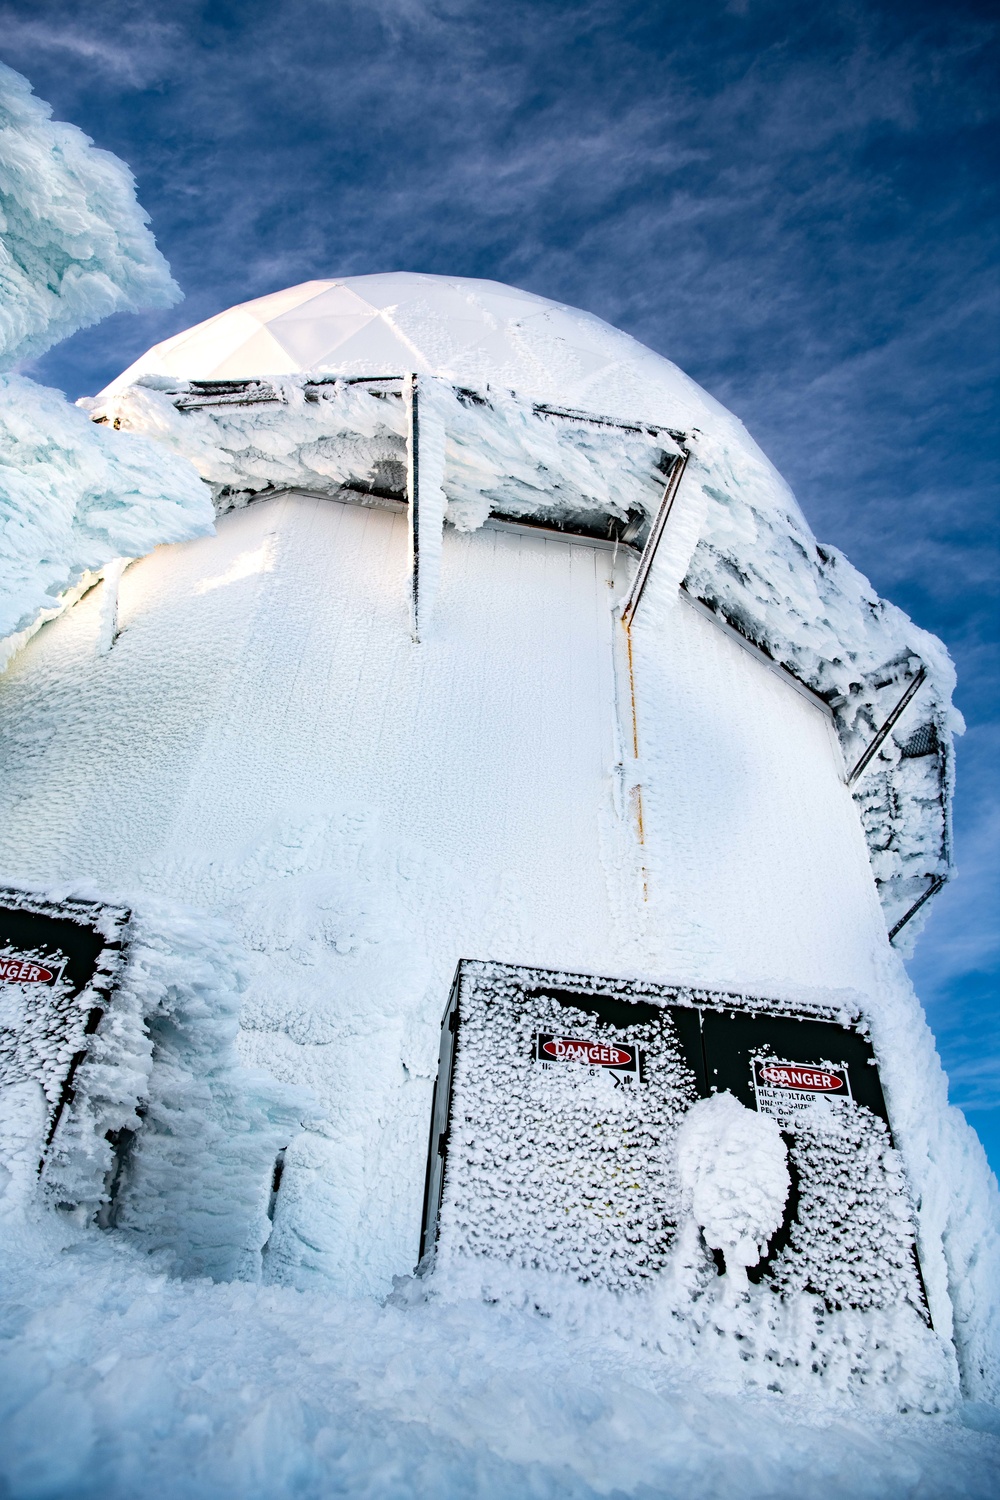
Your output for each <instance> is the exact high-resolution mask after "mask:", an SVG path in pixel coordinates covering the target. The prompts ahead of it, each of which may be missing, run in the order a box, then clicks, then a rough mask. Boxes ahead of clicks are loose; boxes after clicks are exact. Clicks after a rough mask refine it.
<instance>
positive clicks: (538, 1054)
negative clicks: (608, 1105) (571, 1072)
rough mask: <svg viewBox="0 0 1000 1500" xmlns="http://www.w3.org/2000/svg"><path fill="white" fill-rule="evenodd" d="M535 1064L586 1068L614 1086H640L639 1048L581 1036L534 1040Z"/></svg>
mask: <svg viewBox="0 0 1000 1500" xmlns="http://www.w3.org/2000/svg"><path fill="white" fill-rule="evenodd" d="M533 1057H534V1060H535V1062H538V1063H541V1064H542V1066H543V1067H544V1068H555V1067H559V1066H562V1065H564V1064H566V1063H570V1064H576V1065H577V1066H578V1067H581V1068H586V1070H587V1072H588V1073H589V1074H590V1075H591V1076H592V1077H596V1076H599V1075H605V1076H607V1077H608V1079H609V1081H610V1082H611V1083H613V1084H618V1085H621V1086H623V1087H629V1088H630V1087H632V1086H633V1085H635V1084H638V1083H640V1082H641V1081H642V1080H641V1073H642V1063H641V1058H640V1053H639V1048H638V1047H628V1046H623V1045H622V1043H620V1042H595V1041H591V1040H589V1039H588V1038H586V1037H579V1036H546V1035H542V1034H539V1035H538V1036H536V1037H535V1045H534V1051H533Z"/></svg>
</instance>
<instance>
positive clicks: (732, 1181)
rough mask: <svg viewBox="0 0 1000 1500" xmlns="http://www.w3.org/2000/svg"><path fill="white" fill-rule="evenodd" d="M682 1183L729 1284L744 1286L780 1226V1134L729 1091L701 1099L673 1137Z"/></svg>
mask: <svg viewBox="0 0 1000 1500" xmlns="http://www.w3.org/2000/svg"><path fill="white" fill-rule="evenodd" d="M677 1161H678V1167H679V1170H680V1178H681V1187H682V1189H683V1191H684V1194H685V1196H686V1198H687V1199H688V1201H689V1204H690V1208H691V1212H692V1213H693V1214H694V1217H695V1220H696V1222H697V1223H698V1225H699V1227H700V1228H701V1231H702V1233H703V1234H704V1236H705V1242H706V1244H707V1245H708V1246H709V1247H710V1248H711V1249H712V1250H721V1251H722V1254H723V1256H724V1257H725V1262H726V1273H727V1276H728V1277H729V1279H730V1281H731V1282H732V1284H733V1286H734V1287H735V1288H736V1289H738V1290H745V1289H746V1286H747V1267H748V1266H755V1265H756V1264H757V1262H758V1261H759V1260H760V1258H761V1256H762V1255H763V1254H764V1252H765V1251H766V1249H767V1243H768V1241H769V1240H770V1238H771V1236H772V1235H773V1234H774V1232H775V1230H776V1229H777V1228H778V1227H779V1226H780V1224H781V1220H782V1218H783V1216H784V1212H785V1202H786V1200H787V1198H788V1189H789V1186H790V1182H791V1179H790V1178H789V1175H788V1156H787V1152H786V1150H785V1143H784V1141H783V1140H782V1139H781V1131H780V1130H779V1129H778V1126H777V1123H776V1122H775V1121H774V1120H772V1119H771V1118H770V1117H769V1116H768V1115H761V1114H757V1113H756V1112H755V1111H754V1110H751V1109H747V1108H746V1107H745V1106H744V1105H742V1104H741V1103H740V1101H739V1100H738V1099H736V1098H734V1097H733V1095H732V1094H730V1093H728V1092H726V1093H722V1094H713V1095H712V1097H711V1098H710V1099H699V1100H698V1102H697V1103H696V1104H694V1105H692V1107H691V1108H690V1109H689V1110H688V1112H687V1115H686V1116H685V1118H684V1122H683V1124H682V1125H681V1128H680V1130H679V1131H678V1135H677Z"/></svg>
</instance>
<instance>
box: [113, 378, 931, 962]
mask: <svg viewBox="0 0 1000 1500" xmlns="http://www.w3.org/2000/svg"><path fill="white" fill-rule="evenodd" d="M419 389H420V402H421V413H422V420H423V422H424V427H425V431H426V432H427V433H428V434H429V435H430V434H433V433H437V434H439V435H440V438H441V441H440V443H439V444H438V445H437V446H438V448H440V455H439V456H438V457H437V458H436V459H435V460H434V464H435V477H434V483H435V485H437V484H439V485H440V489H441V490H442V491H443V497H444V504H443V514H444V520H445V522H446V523H448V524H451V525H453V526H456V527H458V528H459V529H462V530H475V529H476V528H477V527H479V526H481V525H482V524H483V523H484V522H485V521H486V520H488V519H489V518H490V517H494V518H501V519H508V520H521V521H525V522H529V523H531V522H534V523H536V524H544V525H547V526H550V527H554V528H556V529H560V530H563V531H567V532H574V533H577V534H583V535H587V536H593V537H604V538H609V539H612V540H615V541H618V542H619V543H621V544H623V545H626V546H631V547H633V548H636V549H637V550H638V551H640V552H641V549H642V548H643V547H644V546H645V545H646V544H647V542H648V539H649V537H650V533H651V529H652V533H653V544H655V541H656V530H655V526H654V522H655V520H656V517H657V515H658V513H659V511H660V506H661V502H662V500H663V497H664V492H665V489H668V488H669V479H670V476H671V474H673V475H674V476H675V477H676V474H677V470H676V468H675V465H676V464H677V463H678V460H679V459H680V458H681V456H682V455H687V461H686V469H685V471H684V479H683V484H684V486H685V487H689V486H694V487H696V488H697V491H698V503H699V507H700V512H701V521H700V532H699V539H698V542H697V544H696V546H695V547H694V550H693V553H692V556H691V560H690V563H689V566H688V569H687V574H686V576H685V578H684V581H683V585H682V587H683V589H684V591H685V592H686V594H687V595H688V597H689V598H691V599H692V600H695V601H698V602H699V603H700V604H701V605H702V607H703V608H705V609H707V610H709V611H710V612H711V613H712V614H713V615H714V616H715V617H716V618H717V619H718V620H719V621H720V623H724V624H725V625H726V626H728V627H729V628H730V629H732V630H735V631H736V632H737V633H738V634H739V635H740V636H741V638H743V639H744V640H745V641H746V642H748V643H749V644H750V645H752V646H753V647H754V648H756V649H757V650H759V651H761V652H763V653H764V655H765V656H766V657H768V658H769V659H770V660H771V661H772V662H773V663H775V664H776V665H777V666H778V667H779V668H781V669H783V670H784V671H786V672H788V673H790V674H791V675H792V676H793V677H794V678H795V679H796V680H797V681H798V682H799V683H801V684H804V685H805V687H806V688H808V689H809V690H810V692H811V693H813V694H815V695H818V696H819V697H820V698H821V699H822V700H823V701H824V703H825V704H826V705H828V707H829V708H830V710H831V711H832V713H833V716H834V721H835V723H836V726H837V730H838V734H839V738H840V743H841V746H842V749H843V754H844V762H845V768H846V774H847V776H848V780H849V781H851V783H852V789H853V793H854V797H855V800H856V802H857V805H858V808H859V812H860V815H861V819H862V823H863V826H864V830H865V836H866V838H867V842H868V848H869V852H870V856H871V861H872V869H873V873H874V876H875V881H876V884H877V886H878V890H879V894H880V897H881V900H882V905H883V909H884V912H885V916H886V923H887V927H888V929H889V932H890V935H891V936H892V937H894V938H895V937H896V936H897V935H899V934H900V933H902V932H903V930H904V929H907V936H910V935H911V934H912V933H913V932H914V931H915V927H914V926H909V927H908V924H909V923H910V919H911V918H912V917H913V916H914V915H916V914H917V912H926V910H927V898H928V897H929V896H931V895H933V894H934V892H935V891H936V890H937V889H939V887H940V885H941V884H943V882H944V881H945V880H946V879H947V878H948V876H949V874H950V872H951V834H950V805H951V793H952V786H953V742H952V733H953V730H954V729H955V728H956V727H958V726H959V725H960V721H959V720H958V718H957V715H956V714H955V711H954V709H953V708H952V706H951V695H952V691H953V687H954V670H953V667H952V664H951V661H950V659H949V657H948V653H947V651H946V650H945V648H944V646H943V645H942V643H941V642H940V641H939V640H937V639H936V637H934V636H932V635H930V634H928V633H927V632H926V631H923V630H921V629H920V628H919V627H917V626H916V625H914V624H913V622H912V621H911V620H910V619H909V618H908V617H907V616H906V615H905V614H904V613H903V612H902V611H901V610H899V609H898V608H896V606H895V605H892V604H890V603H888V602H887V601H886V600H884V599H880V598H879V597H878V595H877V594H876V592H875V591H874V590H873V589H872V587H871V585H870V584H869V583H868V581H867V579H865V578H864V577H863V576H862V575H861V574H860V573H859V572H858V571H857V570H856V569H855V568H854V567H852V566H851V564H850V563H849V562H848V561H847V559H846V558H844V557H843V555H842V554H841V553H839V552H838V551H837V550H836V549H835V548H832V547H825V546H820V545H819V544H818V543H817V542H816V539H815V538H814V537H813V535H812V533H811V532H810V531H809V529H808V527H807V526H806V524H805V522H804V521H803V519H802V517H801V514H800V513H799V511H798V508H797V507H796V506H795V504H794V501H793V500H792V497H791V495H790V493H789V492H788V491H787V489H786V488H785V487H784V486H783V485H782V484H781V482H780V481H779V480H778V479H777V476H776V475H775V474H774V471H773V469H771V468H770V466H769V465H767V464H766V461H764V460H763V459H762V458H760V459H757V458H755V456H754V454H753V452H752V451H751V450H750V449H748V448H747V447H746V446H742V447H739V448H737V447H735V446H734V445H733V444H732V442H731V441H730V440H729V439H728V438H727V437H726V436H725V435H723V436H718V435H715V434H712V433H707V432H694V431H692V432H688V433H685V432H682V431H680V430H677V429H674V428H670V427H667V426H658V425H656V424H653V423H650V422H647V421H636V422H627V421H622V420H620V419H618V418H609V417H604V416H601V415H600V414H598V413H593V412H584V411H574V410H567V409H563V408H560V407H556V406H553V405H551V404H549V403H545V402H539V401H530V400H524V399H521V398H519V397H518V396H517V395H516V394H515V393H513V392H510V391H506V390H496V389H493V388H491V387H487V388H486V389H484V390H474V389H471V388H467V387H462V386H457V385H453V384H451V383H450V382H448V381H444V380H440V379H436V378H433V377H430V376H424V375H422V376H420V378H419ZM411 390H412V388H411ZM86 404H87V406H88V408H89V409H90V411H91V415H92V417H93V419H94V420H95V421H98V422H102V423H110V424H112V425H113V426H114V427H116V428H121V429H123V430H127V431H132V432H141V433H143V434H144V435H146V436H149V437H156V438H159V439H160V440H162V441H163V442H165V443H166V444H168V445H169V446H170V447H171V448H173V449H175V450H176V451H178V452H180V453H182V454H184V455H185V456H186V457H187V458H188V459H190V460H191V461H192V462H193V463H194V465H195V466H196V468H197V469H198V471H199V473H200V474H201V475H202V477H203V479H205V480H206V481H207V483H208V484H209V485H210V486H211V488H212V492H213V496H214V499H215V504H216V508H217V510H218V511H220V512H223V511H226V510H229V509H232V508H234V507H238V506H242V505H246V504H247V503H249V502H250V501H252V500H254V499H258V498H263V497H264V496H266V495H268V494H273V493H276V492H278V491H282V490H289V489H304V490H308V491H311V492H313V493H316V492H319V493H326V494H329V495H331V496H339V497H340V498H354V499H355V500H357V501H359V502H361V503H368V504H376V505H377V504H393V503H395V504H403V503H405V502H406V499H407V491H408V470H407V465H408V457H409V458H412V454H411V453H410V448H411V447H412V439H413V432H414V430H415V429H414V426H413V423H414V407H413V400H412V398H411V397H408V395H407V387H406V383H405V380H404V379H403V378H402V377H400V376H398V375H387V376H384V377H380V378H379V377H371V376H359V377H347V376H336V377H334V376H327V375H323V374H300V375H290V376H281V377H272V378H269V379H256V380H246V381H222V380H215V381H187V382H181V381H176V380H171V379H169V378H165V377H156V376H153V377H146V378H145V379H144V380H143V381H141V382H140V383H139V384H137V385H133V386H129V387H126V388H125V389H123V390H120V391H118V392H117V393H115V394H111V395H108V396H105V397H101V398H98V399H97V400H95V401H92V402H89V403H86ZM428 442H429V443H430V436H429V437H428ZM431 448H434V444H433V443H431V446H430V447H429V448H428V452H430V451H431ZM436 451H437V450H436V449H435V452H436ZM412 483H413V472H412V467H411V470H410V474H409V484H410V485H412ZM438 524H440V523H438ZM668 524H669V523H668Z"/></svg>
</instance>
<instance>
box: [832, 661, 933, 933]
mask: <svg viewBox="0 0 1000 1500" xmlns="http://www.w3.org/2000/svg"><path fill="white" fill-rule="evenodd" d="M926 676H927V668H926V667H921V668H920V671H919V672H918V673H917V675H916V677H914V679H913V681H912V682H911V683H910V685H909V687H908V688H907V689H906V692H905V693H904V694H903V696H902V698H900V700H899V702H898V703H897V704H896V707H895V708H894V709H893V711H892V713H891V714H890V715H889V717H888V718H887V719H886V721H885V723H884V724H883V725H882V728H881V729H880V730H879V732H878V734H877V735H876V736H875V738H874V739H873V740H872V742H871V744H870V745H869V746H868V749H867V750H866V751H865V752H864V754H863V755H862V756H861V759H860V760H859V761H858V763H857V765H856V766H855V767H854V769H853V771H851V773H850V775H849V776H848V778H847V785H848V786H853V785H854V783H855V782H856V781H857V779H858V777H859V776H860V775H861V773H862V771H864V770H865V769H866V768H867V766H868V765H869V763H870V762H871V760H872V759H873V757H874V756H875V755H877V754H878V752H879V750H880V749H881V747H882V745H883V744H884V743H885V740H886V737H887V735H888V733H889V731H890V729H891V728H892V726H893V725H894V724H895V723H896V721H897V720H898V718H899V716H900V714H901V713H902V712H903V710H904V709H905V708H906V705H907V704H908V703H909V702H910V699H911V698H912V697H913V695H914V693H915V692H916V691H917V689H918V688H919V686H920V684H921V683H922V682H923V680H924V678H925V677H926ZM908 920H909V918H904V921H908Z"/></svg>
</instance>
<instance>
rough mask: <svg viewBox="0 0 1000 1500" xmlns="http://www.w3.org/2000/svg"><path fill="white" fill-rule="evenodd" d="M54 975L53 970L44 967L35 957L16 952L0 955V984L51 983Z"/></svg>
mask: <svg viewBox="0 0 1000 1500" xmlns="http://www.w3.org/2000/svg"><path fill="white" fill-rule="evenodd" d="M49 961H50V962H51V959H50V960H49ZM55 977H56V975H55V970H53V969H46V968H45V966H44V965H43V964H40V963H38V961H37V960H36V959H33V958H22V957H21V955H20V954H17V953H8V954H6V955H4V956H0V984H51V983H52V981H53V979H55Z"/></svg>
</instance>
